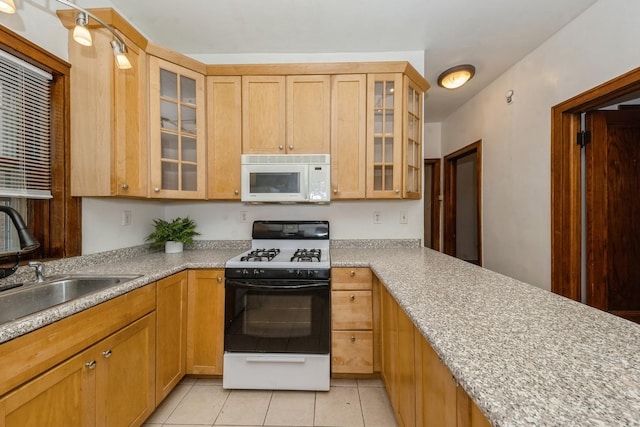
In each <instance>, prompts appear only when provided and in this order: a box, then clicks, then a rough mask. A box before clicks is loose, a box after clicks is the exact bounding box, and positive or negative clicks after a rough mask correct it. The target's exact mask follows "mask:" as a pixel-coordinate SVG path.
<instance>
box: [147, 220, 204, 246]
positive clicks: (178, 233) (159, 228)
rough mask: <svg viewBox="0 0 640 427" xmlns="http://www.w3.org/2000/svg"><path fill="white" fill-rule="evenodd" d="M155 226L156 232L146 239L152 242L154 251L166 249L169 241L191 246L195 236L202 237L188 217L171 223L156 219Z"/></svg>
mask: <svg viewBox="0 0 640 427" xmlns="http://www.w3.org/2000/svg"><path fill="white" fill-rule="evenodd" d="M153 225H154V227H155V230H154V231H153V232H152V233H151V234H149V235H148V236H147V237H146V238H145V241H147V242H151V244H150V247H151V248H154V249H156V248H162V247H164V244H165V243H166V242H168V241H174V242H182V243H184V244H186V245H189V244H192V243H193V236H198V235H200V233H198V232H197V231H196V227H197V226H198V225H197V224H196V222H195V221H194V220H193V219H191V218H189V217H188V216H187V217H185V218H175V219H174V220H172V221H170V222H169V221H165V220H163V219H159V218H156V219H154V220H153Z"/></svg>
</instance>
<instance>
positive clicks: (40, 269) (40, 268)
mask: <svg viewBox="0 0 640 427" xmlns="http://www.w3.org/2000/svg"><path fill="white" fill-rule="evenodd" d="M29 267H33V268H35V273H36V278H35V279H34V280H33V283H42V282H44V264H43V263H41V262H40V261H29Z"/></svg>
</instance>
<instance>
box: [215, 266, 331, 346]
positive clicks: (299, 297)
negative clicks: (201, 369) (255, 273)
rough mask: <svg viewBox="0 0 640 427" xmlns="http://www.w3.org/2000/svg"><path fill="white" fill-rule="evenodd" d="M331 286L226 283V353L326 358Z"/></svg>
mask: <svg viewBox="0 0 640 427" xmlns="http://www.w3.org/2000/svg"><path fill="white" fill-rule="evenodd" d="M330 349H331V305H330V285H329V281H309V282H305V281H298V280H296V281H288V280H287V281H284V280H273V279H271V280H236V279H227V280H226V281H225V336H224V350H225V352H242V353H302V354H329V352H330Z"/></svg>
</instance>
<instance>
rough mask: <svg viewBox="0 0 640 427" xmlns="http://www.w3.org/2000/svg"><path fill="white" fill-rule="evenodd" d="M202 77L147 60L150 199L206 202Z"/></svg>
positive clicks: (187, 70)
mask: <svg viewBox="0 0 640 427" xmlns="http://www.w3.org/2000/svg"><path fill="white" fill-rule="evenodd" d="M204 85H205V82H204V75H202V74H200V73H197V72H195V71H192V70H190V69H187V68H184V67H181V66H179V65H176V64H173V63H171V62H168V61H165V60H163V59H160V58H157V57H155V56H151V55H150V56H149V152H150V153H149V159H150V166H149V168H150V187H151V191H150V196H151V197H157V198H177V199H204V197H205V195H206V192H205V174H206V170H205V169H206V158H205V156H206V142H205V136H206V126H205V120H206V114H205V92H204Z"/></svg>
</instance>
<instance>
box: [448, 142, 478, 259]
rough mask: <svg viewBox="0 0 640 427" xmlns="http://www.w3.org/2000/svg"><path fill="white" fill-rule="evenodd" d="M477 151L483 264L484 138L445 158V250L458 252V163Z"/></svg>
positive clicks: (451, 253) (449, 252) (450, 252)
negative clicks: (456, 235)
mask: <svg viewBox="0 0 640 427" xmlns="http://www.w3.org/2000/svg"><path fill="white" fill-rule="evenodd" d="M474 152H475V153H476V156H477V159H476V162H477V168H476V194H477V195H478V199H477V206H476V213H477V218H476V221H477V223H478V237H477V238H478V264H479V265H483V258H482V210H481V206H482V140H478V141H476V142H474V143H472V144H469V145H467V146H466V147H463V148H461V149H459V150H457V151H454V152H453V153H451V154H449V155H447V156H445V158H444V221H443V222H444V224H443V225H444V226H443V229H444V230H443V234H444V238H443V252H444V253H446V254H449V255H454V256H455V253H456V238H455V234H456V163H457V161H458V159H460V158H462V157H465V156H468V155H470V154H473V153H474Z"/></svg>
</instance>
